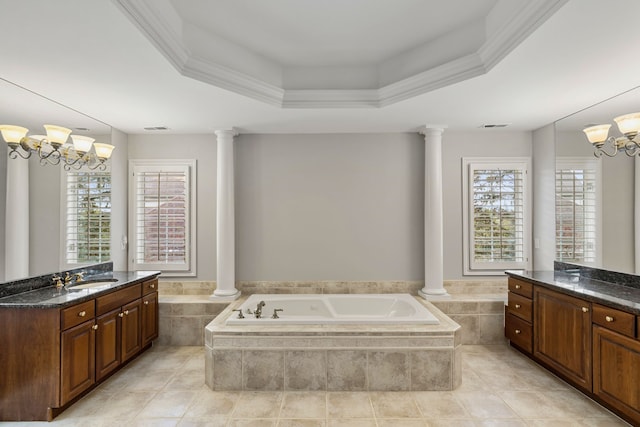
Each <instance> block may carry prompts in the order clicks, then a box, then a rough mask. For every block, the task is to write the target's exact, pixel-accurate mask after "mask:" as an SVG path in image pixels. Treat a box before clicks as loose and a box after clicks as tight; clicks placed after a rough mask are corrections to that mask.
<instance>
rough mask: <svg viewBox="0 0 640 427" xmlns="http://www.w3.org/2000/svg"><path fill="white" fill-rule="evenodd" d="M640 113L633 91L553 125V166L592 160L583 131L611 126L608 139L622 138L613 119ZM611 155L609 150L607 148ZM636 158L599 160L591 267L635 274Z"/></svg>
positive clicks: (639, 96) (636, 90)
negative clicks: (597, 224) (596, 239)
mask: <svg viewBox="0 0 640 427" xmlns="http://www.w3.org/2000/svg"><path fill="white" fill-rule="evenodd" d="M638 111H640V88H634V89H631V90H629V91H626V92H624V93H622V94H620V95H618V96H615V97H613V98H610V99H607V100H605V101H603V102H600V103H598V104H596V105H593V106H591V107H589V108H586V109H584V110H581V111H578V112H577V113H575V114H572V115H570V116H568V117H566V118H563V119H562V120H559V121H557V122H556V164H559V162H561V161H562V160H563V159H564V160H565V161H566V160H567V159H575V158H578V159H580V158H582V159H595V157H594V155H593V147H592V145H591V144H590V143H589V142H588V141H587V139H586V137H585V134H584V132H582V129H584V128H585V127H587V126H588V125H592V124H611V125H612V126H611V129H610V132H609V135H610V136H611V135H613V136H616V137H617V136H621V135H620V133H619V131H618V129H617V126H616V124H615V122H614V121H613V118H614V117H617V116H620V115H623V114H627V113H634V112H638ZM606 149H607V151H608V152H611V151H612V150H611V148H610V147H606ZM637 157H638V156H635V157H629V156H627V155H626V154H624V152H619V153H618V154H617V155H616V156H615V157H607V156H605V155H603V156H602V158H601V159H600V161H599V162H600V166H599V167H600V176H601V180H600V189H601V190H600V203H599V206H600V212H599V213H600V218H601V220H600V224H601V229H600V233H599V236H600V239H601V247H600V251H599V252H598V256H597V258H596V262H595V264H594V266H596V267H600V268H605V269H608V270H614V271H619V272H623V273H632V274H635V273H636V267H635V265H636V255H635V252H636V249H635V247H636V237H635V231H634V229H635V220H634V218H635V209H634V205H635V200H636V195H635V192H636V190H635V187H636V186H635V181H636V173H635V169H636V162H638V160H636V159H637Z"/></svg>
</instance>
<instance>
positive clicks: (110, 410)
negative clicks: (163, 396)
mask: <svg viewBox="0 0 640 427" xmlns="http://www.w3.org/2000/svg"><path fill="white" fill-rule="evenodd" d="M154 395H155V394H154V393H148V392H144V391H121V392H119V393H114V395H113V396H112V397H111V398H110V399H108V400H106V401H105V403H104V405H103V407H102V409H101V410H100V418H114V419H120V420H128V419H129V420H130V419H133V418H135V417H136V415H138V413H139V412H140V411H141V410H142V408H143V407H144V406H145V405H146V404H147V403H148V402H149V401H150V400H151V399H152V398H153V397H154Z"/></svg>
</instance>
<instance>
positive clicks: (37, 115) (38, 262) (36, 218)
mask: <svg viewBox="0 0 640 427" xmlns="http://www.w3.org/2000/svg"><path fill="white" fill-rule="evenodd" d="M0 122H1V124H12V125H19V126H23V127H26V128H28V129H29V131H30V132H29V134H43V133H45V131H44V128H43V127H42V125H43V124H56V125H60V126H64V127H67V128H69V129H72V131H73V133H75V134H81V135H86V136H91V137H93V138H95V139H96V141H97V142H105V143H109V142H110V140H111V127H110V126H109V125H107V124H105V123H102V122H100V121H98V120H95V119H93V118H91V117H89V116H87V115H85V114H82V113H80V112H78V111H75V110H73V109H71V108H68V107H66V106H64V105H62V104H60V103H57V102H55V101H53V100H50V99H47V98H45V97H43V96H40V95H38V94H37V93H35V92H33V91H31V90H28V89H27V88H23V87H21V86H19V85H17V84H15V83H12V82H9V81H7V80H4V79H0ZM0 143H1V144H2V145H3V146H4V147H3V148H2V150H1V151H0V180H1V186H0V267H1V268H0V283H2V282H4V281H5V265H4V259H5V251H9V250H11V248H6V247H5V227H6V224H5V209H6V185H7V181H6V168H7V163H8V162H18V161H22V162H27V161H28V162H29V185H28V188H25V189H24V191H28V192H29V205H30V206H29V236H25V238H28V239H29V276H35V275H40V274H47V273H51V272H55V271H59V270H60V252H61V244H60V239H61V233H60V224H61V220H60V218H61V217H60V201H61V200H62V198H63V195H64V191H63V190H64V189H63V188H62V166H61V165H57V166H53V165H46V166H42V165H40V164H39V162H38V160H37V159H35V158H31V159H29V160H24V159H15V160H14V159H9V158H8V156H7V151H8V150H7V148H6V144H5V142H4V140H2V139H1V138H0Z"/></svg>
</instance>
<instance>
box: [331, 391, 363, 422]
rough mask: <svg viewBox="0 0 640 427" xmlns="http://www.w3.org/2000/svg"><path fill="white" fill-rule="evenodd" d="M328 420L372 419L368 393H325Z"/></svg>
mask: <svg viewBox="0 0 640 427" xmlns="http://www.w3.org/2000/svg"><path fill="white" fill-rule="evenodd" d="M327 417H328V418H373V417H374V415H373V407H372V406H371V400H370V399H369V394H368V393H363V392H330V393H327Z"/></svg>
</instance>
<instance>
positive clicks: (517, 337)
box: [504, 313, 533, 353]
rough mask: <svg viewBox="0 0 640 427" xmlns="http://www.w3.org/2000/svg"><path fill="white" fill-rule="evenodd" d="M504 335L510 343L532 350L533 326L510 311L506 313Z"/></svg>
mask: <svg viewBox="0 0 640 427" xmlns="http://www.w3.org/2000/svg"><path fill="white" fill-rule="evenodd" d="M504 335H505V336H506V337H507V339H508V340H509V341H511V343H512V344H514V345H516V346H517V347H520V348H521V349H523V350H525V351H527V352H529V353H531V351H532V350H533V327H532V326H531V323H529V322H525V321H524V320H522V319H520V318H519V317H516V316H514V315H513V314H511V313H507V316H506V317H505V324H504Z"/></svg>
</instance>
